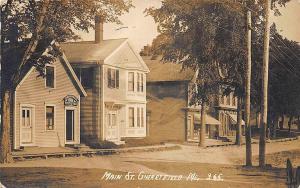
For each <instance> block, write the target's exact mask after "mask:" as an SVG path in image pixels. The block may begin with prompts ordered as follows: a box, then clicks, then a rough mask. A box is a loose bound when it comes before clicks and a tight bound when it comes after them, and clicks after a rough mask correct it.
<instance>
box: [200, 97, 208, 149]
mask: <svg viewBox="0 0 300 188" xmlns="http://www.w3.org/2000/svg"><path fill="white" fill-rule="evenodd" d="M205 108H206V106H205V103H204V102H202V105H201V129H200V134H199V137H200V138H199V146H200V147H205V129H206V121H205V116H206V113H205Z"/></svg>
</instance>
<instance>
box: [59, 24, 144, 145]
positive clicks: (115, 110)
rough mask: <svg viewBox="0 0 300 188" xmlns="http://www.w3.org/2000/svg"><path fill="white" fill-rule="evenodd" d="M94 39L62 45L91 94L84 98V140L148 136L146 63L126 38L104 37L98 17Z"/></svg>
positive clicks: (82, 112)
mask: <svg viewBox="0 0 300 188" xmlns="http://www.w3.org/2000/svg"><path fill="white" fill-rule="evenodd" d="M95 29H96V30H95V33H96V34H95V41H88V42H70V43H64V44H62V48H63V50H64V52H65V53H66V56H67V57H68V59H69V61H70V63H71V65H72V67H73V68H74V70H75V72H76V74H77V76H78V77H79V79H80V81H81V84H82V85H83V87H84V88H85V90H86V92H87V94H88V96H87V97H86V98H83V99H82V100H81V108H82V110H81V119H80V121H81V125H82V126H81V136H82V140H83V142H85V143H95V142H99V141H102V140H108V141H112V142H115V143H117V144H120V143H122V140H123V139H124V138H139V137H140V138H143V137H145V136H146V130H147V129H146V127H147V125H146V74H147V73H148V72H149V69H148V67H147V65H146V64H145V63H144V61H143V59H142V58H141V57H140V55H139V54H138V53H137V52H135V51H134V50H133V49H132V47H131V45H130V43H129V42H128V40H127V39H111V40H103V23H102V22H101V21H100V20H96V28H95Z"/></svg>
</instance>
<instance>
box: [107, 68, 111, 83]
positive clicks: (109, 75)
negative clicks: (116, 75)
mask: <svg viewBox="0 0 300 188" xmlns="http://www.w3.org/2000/svg"><path fill="white" fill-rule="evenodd" d="M107 71H108V74H107V80H108V87H111V68H108V69H107Z"/></svg>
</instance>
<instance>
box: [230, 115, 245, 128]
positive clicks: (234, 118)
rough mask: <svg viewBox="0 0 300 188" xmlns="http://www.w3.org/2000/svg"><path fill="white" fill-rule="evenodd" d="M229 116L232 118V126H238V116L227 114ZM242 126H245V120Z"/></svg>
mask: <svg viewBox="0 0 300 188" xmlns="http://www.w3.org/2000/svg"><path fill="white" fill-rule="evenodd" d="M227 114H228V116H229V117H230V121H231V124H233V125H236V123H237V115H236V114H229V113H227ZM242 125H245V121H244V120H242Z"/></svg>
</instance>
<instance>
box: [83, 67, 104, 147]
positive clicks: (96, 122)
mask: <svg viewBox="0 0 300 188" xmlns="http://www.w3.org/2000/svg"><path fill="white" fill-rule="evenodd" d="M93 73H94V74H93V75H92V76H93V80H94V83H93V88H92V89H87V90H86V92H87V97H83V98H81V109H80V110H81V111H80V122H81V131H80V134H81V140H82V142H84V143H92V142H96V141H97V140H99V138H100V137H101V136H100V77H101V69H100V66H96V67H94V71H93Z"/></svg>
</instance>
